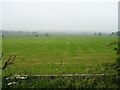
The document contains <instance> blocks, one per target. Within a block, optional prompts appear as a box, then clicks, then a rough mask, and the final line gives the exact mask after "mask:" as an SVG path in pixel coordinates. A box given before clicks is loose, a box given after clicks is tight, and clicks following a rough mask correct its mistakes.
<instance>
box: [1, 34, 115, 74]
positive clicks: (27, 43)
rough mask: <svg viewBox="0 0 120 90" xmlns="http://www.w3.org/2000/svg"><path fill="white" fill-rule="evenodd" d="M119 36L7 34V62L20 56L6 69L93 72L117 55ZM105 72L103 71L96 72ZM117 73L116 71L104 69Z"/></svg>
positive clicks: (5, 44)
mask: <svg viewBox="0 0 120 90" xmlns="http://www.w3.org/2000/svg"><path fill="white" fill-rule="evenodd" d="M113 41H117V37H116V36H80V35H77V36H74V35H71V36H69V35H68V36H50V37H34V36H5V37H4V38H3V39H2V46H3V47H2V50H3V52H4V56H3V63H4V62H5V61H6V60H8V58H9V56H10V55H17V58H16V59H15V64H14V65H11V66H8V67H7V68H6V70H4V71H3V75H5V74H7V73H12V74H13V75H14V74H19V73H22V74H29V75H36V74H87V73H89V74H91V73H93V72H91V71H90V70H91V69H93V70H95V69H96V68H99V69H101V70H103V71H104V67H103V64H105V63H113V62H114V61H115V59H116V58H117V55H115V51H114V50H113V48H114V47H116V46H115V45H113V46H111V47H108V46H107V45H108V44H109V43H111V42H113ZM96 73H101V72H96ZM102 73H105V74H116V73H117V72H115V71H110V72H109V71H108V72H107V71H106V72H102Z"/></svg>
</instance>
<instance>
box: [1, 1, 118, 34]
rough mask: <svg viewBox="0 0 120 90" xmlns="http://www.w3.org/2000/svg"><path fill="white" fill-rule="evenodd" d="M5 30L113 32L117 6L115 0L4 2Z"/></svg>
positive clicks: (2, 23) (2, 15)
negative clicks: (111, 0) (101, 0)
mask: <svg viewBox="0 0 120 90" xmlns="http://www.w3.org/2000/svg"><path fill="white" fill-rule="evenodd" d="M0 9H1V11H0V15H1V21H2V22H0V23H1V26H0V28H1V29H2V30H7V31H39V32H114V31H117V30H118V5H117V3H112V2H100V3H96V2H88V3H87V2H86V3H85V2H82V3H76V2H74V3H73V2H72V3H70V2H69V3H67V2H63V3H62V2H59V3H57V2H56V3H55V2H49V3H48V2H41V3H3V4H2V5H1V6H0Z"/></svg>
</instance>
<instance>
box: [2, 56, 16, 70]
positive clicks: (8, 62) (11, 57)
mask: <svg viewBox="0 0 120 90" xmlns="http://www.w3.org/2000/svg"><path fill="white" fill-rule="evenodd" d="M15 58H16V56H12V55H11V56H10V58H9V59H8V60H7V61H6V62H5V64H4V66H3V67H2V69H3V70H4V69H5V68H6V67H7V66H8V65H10V64H13V63H14V59H15ZM11 59H12V61H11V62H10V60H11Z"/></svg>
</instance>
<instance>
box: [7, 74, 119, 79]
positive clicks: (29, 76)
mask: <svg viewBox="0 0 120 90" xmlns="http://www.w3.org/2000/svg"><path fill="white" fill-rule="evenodd" d="M119 76H120V75H117V74H114V75H105V74H79V75H73V74H64V75H15V76H5V78H6V79H14V78H15V79H35V78H44V77H46V78H57V77H71V78H85V77H104V78H109V77H119Z"/></svg>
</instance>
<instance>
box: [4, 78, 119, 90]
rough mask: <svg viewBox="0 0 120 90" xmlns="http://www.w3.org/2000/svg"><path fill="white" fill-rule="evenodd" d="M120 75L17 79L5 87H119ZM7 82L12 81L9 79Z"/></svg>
mask: <svg viewBox="0 0 120 90" xmlns="http://www.w3.org/2000/svg"><path fill="white" fill-rule="evenodd" d="M119 80H120V77H108V78H106V77H84V78H74V77H73V78H70V77H57V78H52V79H50V78H47V77H46V78H39V79H27V80H15V81H16V82H17V83H16V84H12V85H9V86H8V85H6V84H5V83H6V82H5V80H4V82H3V88H119ZM7 82H12V80H8V81H7Z"/></svg>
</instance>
